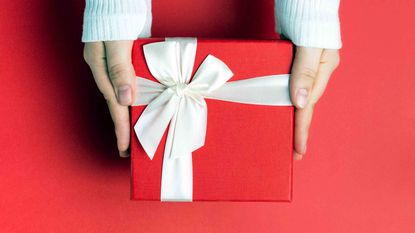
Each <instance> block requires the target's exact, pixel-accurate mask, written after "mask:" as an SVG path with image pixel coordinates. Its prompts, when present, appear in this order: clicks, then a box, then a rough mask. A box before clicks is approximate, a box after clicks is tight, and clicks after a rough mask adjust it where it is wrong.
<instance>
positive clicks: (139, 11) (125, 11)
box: [82, 0, 151, 42]
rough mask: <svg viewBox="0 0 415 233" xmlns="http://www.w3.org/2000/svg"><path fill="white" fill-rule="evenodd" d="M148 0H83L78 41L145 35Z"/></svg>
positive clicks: (146, 32) (149, 13)
mask: <svg viewBox="0 0 415 233" xmlns="http://www.w3.org/2000/svg"><path fill="white" fill-rule="evenodd" d="M148 3H149V4H147V3H146V0H86V6H85V11H84V23H83V33H82V42H93V41H110V40H135V39H137V38H138V37H149V36H150V35H149V34H150V32H149V31H150V30H149V29H148V28H147V27H150V26H151V17H149V16H151V2H150V1H148ZM147 18H150V22H148V20H147Z"/></svg>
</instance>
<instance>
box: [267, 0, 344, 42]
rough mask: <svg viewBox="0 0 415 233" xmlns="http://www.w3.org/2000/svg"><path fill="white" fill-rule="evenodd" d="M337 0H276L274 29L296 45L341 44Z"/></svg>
mask: <svg viewBox="0 0 415 233" xmlns="http://www.w3.org/2000/svg"><path fill="white" fill-rule="evenodd" d="M339 4H340V0H276V3H275V13H276V19H277V24H276V26H277V29H276V30H277V32H278V33H279V34H282V35H283V36H285V37H287V38H288V39H290V40H291V41H292V42H293V43H294V44H295V45H297V46H304V47H317V48H329V49H339V48H341V47H342V42H341V36H340V21H339V17H338V11H339Z"/></svg>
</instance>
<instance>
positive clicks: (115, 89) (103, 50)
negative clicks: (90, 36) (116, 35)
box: [84, 41, 136, 157]
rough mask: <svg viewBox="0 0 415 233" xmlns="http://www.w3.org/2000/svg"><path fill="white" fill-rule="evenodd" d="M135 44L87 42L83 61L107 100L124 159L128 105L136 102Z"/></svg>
mask: <svg viewBox="0 0 415 233" xmlns="http://www.w3.org/2000/svg"><path fill="white" fill-rule="evenodd" d="M132 47H133V41H105V42H88V43H85V47H84V59H85V61H86V63H87V64H88V65H89V67H90V68H91V71H92V74H93V76H94V79H95V82H96V84H97V86H98V89H99V90H100V91H101V93H102V94H103V95H104V98H105V100H106V101H107V104H108V108H109V111H110V114H111V118H112V120H113V122H114V127H115V135H116V136H117V146H118V151H119V154H120V156H121V157H128V156H129V153H128V147H129V145H130V117H129V111H128V106H129V105H131V104H132V103H133V102H134V99H135V93H136V92H135V72H134V68H133V65H132V63H131V51H132Z"/></svg>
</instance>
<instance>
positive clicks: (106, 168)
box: [0, 0, 415, 233]
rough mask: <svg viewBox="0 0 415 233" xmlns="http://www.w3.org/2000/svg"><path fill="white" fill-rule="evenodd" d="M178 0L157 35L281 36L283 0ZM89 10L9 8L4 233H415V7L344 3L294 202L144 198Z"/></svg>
mask: <svg viewBox="0 0 415 233" xmlns="http://www.w3.org/2000/svg"><path fill="white" fill-rule="evenodd" d="M167 2H168V1H162V0H154V15H155V16H154V30H153V33H154V35H155V36H172V35H177V36H190V35H192V36H195V35H198V36H211V37H251V38H252V37H256V38H259V37H269V36H273V33H272V31H273V22H272V14H273V9H272V8H273V4H272V0H255V1H254V0H251V1H241V0H204V1H192V0H175V2H176V4H175V6H174V7H171V6H168V3H167ZM196 2H197V3H196ZM83 6H84V2H83V0H77V1H54V0H38V1H28V0H21V1H3V2H2V7H1V10H0V35H1V38H0V56H1V61H0V80H1V83H0V93H1V96H0V107H1V110H0V111H1V121H0V154H1V155H0V216H1V217H0V229H1V231H2V232H196V233H197V232H227V233H229V232H230V233H232V232H376V233H378V232H385V233H386V232H388V233H389V232H400V233H401V232H405V233H406V232H415V223H414V220H415V185H414V184H415V169H413V165H414V164H415V157H414V155H415V144H414V142H413V139H414V138H415V130H414V129H413V128H414V127H413V126H414V121H415V109H414V104H413V100H414V99H415V90H414V89H415V88H414V85H415V68H414V67H415V66H414V64H413V63H414V59H413V57H414V55H415V43H414V41H415V25H414V24H415V20H414V14H413V9H414V8H415V3H414V2H412V1H391V0H390V1H387V0H385V1H376V3H374V1H369V0H362V1H344V0H343V1H342V5H341V22H342V35H343V42H344V46H343V49H342V50H341V55H342V61H341V65H340V67H339V69H338V70H337V71H336V72H335V73H334V75H333V78H332V80H331V82H330V84H329V86H328V90H327V91H326V93H325V95H324V97H323V99H322V100H321V101H320V102H319V104H318V106H317V109H316V111H315V116H314V122H313V125H312V126H313V129H312V132H311V138H310V144H309V147H308V154H307V155H306V156H305V158H304V160H303V161H301V162H296V163H295V164H294V196H293V202H292V203H291V204H288V203H155V202H132V201H130V200H129V185H130V183H129V181H130V180H129V175H130V161H129V160H128V159H124V160H123V159H120V158H118V157H117V153H116V148H115V142H114V136H113V132H112V123H111V119H110V117H109V114H107V109H106V106H105V102H104V101H103V98H102V97H101V95H100V94H99V92H98V91H97V89H96V87H95V84H94V82H93V79H92V77H91V74H90V72H89V70H88V67H87V66H86V65H85V64H84V62H83V60H82V44H81V43H80V36H81V24H82V10H83ZM181 6H182V7H185V10H179V7H181Z"/></svg>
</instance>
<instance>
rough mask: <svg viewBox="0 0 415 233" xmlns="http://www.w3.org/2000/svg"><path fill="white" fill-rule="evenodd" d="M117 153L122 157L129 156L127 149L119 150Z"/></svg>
mask: <svg viewBox="0 0 415 233" xmlns="http://www.w3.org/2000/svg"><path fill="white" fill-rule="evenodd" d="M119 153H120V157H122V158H127V157H128V156H129V155H128V152H127V151H119Z"/></svg>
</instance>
